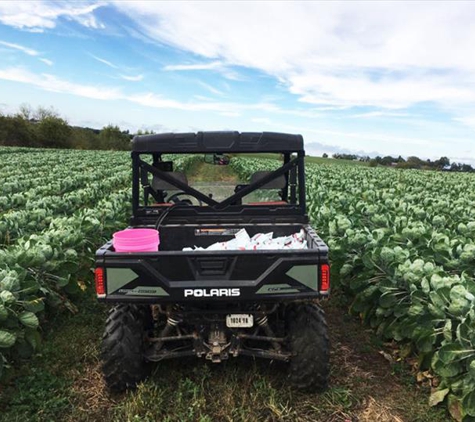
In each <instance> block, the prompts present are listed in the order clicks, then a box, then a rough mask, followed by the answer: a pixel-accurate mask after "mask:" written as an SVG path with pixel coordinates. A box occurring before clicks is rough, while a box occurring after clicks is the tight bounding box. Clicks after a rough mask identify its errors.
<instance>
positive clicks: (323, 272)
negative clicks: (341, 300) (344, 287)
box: [320, 264, 330, 293]
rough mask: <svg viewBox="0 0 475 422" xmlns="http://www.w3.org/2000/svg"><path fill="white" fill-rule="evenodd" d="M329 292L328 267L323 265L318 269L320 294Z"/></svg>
mask: <svg viewBox="0 0 475 422" xmlns="http://www.w3.org/2000/svg"><path fill="white" fill-rule="evenodd" d="M328 290H330V266H329V265H328V264H323V265H322V266H321V267H320V293H328Z"/></svg>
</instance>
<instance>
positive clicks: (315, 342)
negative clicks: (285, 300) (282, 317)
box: [287, 303, 330, 391]
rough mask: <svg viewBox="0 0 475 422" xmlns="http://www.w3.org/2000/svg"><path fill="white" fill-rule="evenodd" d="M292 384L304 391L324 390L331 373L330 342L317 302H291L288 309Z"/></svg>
mask: <svg viewBox="0 0 475 422" xmlns="http://www.w3.org/2000/svg"><path fill="white" fill-rule="evenodd" d="M287 330H288V337H289V344H288V346H289V348H290V350H291V352H292V353H293V355H294V356H292V358H291V360H290V367H289V378H290V382H291V384H292V385H293V386H294V387H295V388H297V389H299V390H303V391H309V390H311V391H323V390H325V389H326V388H327V386H328V377H329V374H330V342H329V340H328V334H327V323H326V321H325V314H324V312H323V310H322V309H321V308H320V307H319V306H318V305H316V304H313V303H312V304H297V305H292V306H291V307H290V308H289V309H288V311H287Z"/></svg>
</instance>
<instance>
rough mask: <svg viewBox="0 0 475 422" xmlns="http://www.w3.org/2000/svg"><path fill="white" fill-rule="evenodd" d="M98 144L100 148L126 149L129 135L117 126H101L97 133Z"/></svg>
mask: <svg viewBox="0 0 475 422" xmlns="http://www.w3.org/2000/svg"><path fill="white" fill-rule="evenodd" d="M99 144H100V147H101V149H115V150H123V149H128V148H129V144H130V136H129V135H128V134H127V133H125V132H122V131H121V130H120V128H119V126H113V125H111V124H109V125H107V126H105V127H103V128H102V130H101V133H100V134H99Z"/></svg>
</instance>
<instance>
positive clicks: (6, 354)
mask: <svg viewBox="0 0 475 422" xmlns="http://www.w3.org/2000/svg"><path fill="white" fill-rule="evenodd" d="M171 158H175V160H174V161H175V166H176V168H177V169H180V170H186V169H187V168H188V167H189V165H190V164H191V163H192V161H193V160H192V159H191V157H190V156H181V157H171ZM0 162H1V170H0V180H2V181H4V182H3V183H2V185H1V186H0V379H1V378H2V376H5V375H6V374H7V373H8V369H9V368H10V365H11V362H12V361H14V360H15V359H18V358H26V357H29V356H30V355H31V354H32V353H33V352H34V350H35V349H36V348H37V347H38V345H39V343H40V340H41V338H40V334H39V332H40V322H41V321H42V320H44V319H45V315H47V314H48V313H49V312H52V311H54V309H55V308H58V307H59V308H68V309H70V310H71V311H73V312H74V311H75V306H74V300H73V299H74V298H77V297H78V296H79V295H80V294H81V290H82V289H84V288H85V285H86V284H85V282H84V281H85V280H90V279H91V270H90V268H91V266H92V264H93V259H94V253H95V250H96V249H97V247H98V246H99V245H100V244H102V243H103V241H104V240H105V239H108V238H110V236H111V234H112V232H114V231H116V230H117V229H118V228H123V227H124V226H126V225H127V221H128V217H129V216H130V203H131V198H130V197H131V191H130V186H131V182H130V179H131V160H130V155H129V154H127V153H124V152H104V151H71V150H39V149H34V150H33V149H31V150H28V149H20V148H16V149H9V148H0Z"/></svg>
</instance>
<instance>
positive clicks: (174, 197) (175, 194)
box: [167, 192, 203, 207]
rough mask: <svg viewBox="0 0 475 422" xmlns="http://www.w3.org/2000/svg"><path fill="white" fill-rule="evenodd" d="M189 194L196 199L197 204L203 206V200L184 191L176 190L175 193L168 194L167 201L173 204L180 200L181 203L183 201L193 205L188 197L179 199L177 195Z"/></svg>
mask: <svg viewBox="0 0 475 422" xmlns="http://www.w3.org/2000/svg"><path fill="white" fill-rule="evenodd" d="M184 195H185V196H190V197H192V198H193V199H195V200H196V201H198V204H199V206H200V207H201V206H203V202H201V200H200V199H198V198H197V197H196V196H194V195H192V194H191V193H186V192H177V193H174V194H173V195H172V196H170V198H168V199H167V202H171V203H173V204H178V203H179V202H182V203H185V204H189V205H194V204H193V202H192V201H191V199H188V198H185V199H180V198H179V197H180V196H184Z"/></svg>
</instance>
